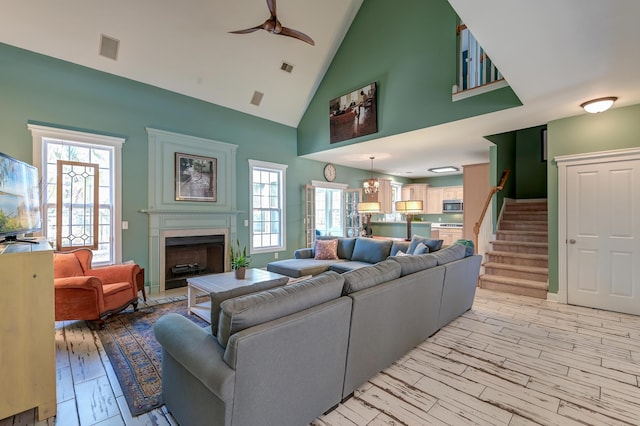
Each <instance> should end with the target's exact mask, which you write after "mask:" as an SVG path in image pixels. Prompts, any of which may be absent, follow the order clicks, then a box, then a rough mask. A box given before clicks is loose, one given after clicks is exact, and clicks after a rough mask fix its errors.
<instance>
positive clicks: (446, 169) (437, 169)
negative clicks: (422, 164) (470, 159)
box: [429, 166, 460, 173]
mask: <svg viewBox="0 0 640 426" xmlns="http://www.w3.org/2000/svg"><path fill="white" fill-rule="evenodd" d="M459 170H460V169H458V168H457V167H453V166H445V167H434V168H433V169H429V171H430V172H431V173H452V172H457V171H459Z"/></svg>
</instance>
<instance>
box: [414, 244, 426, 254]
mask: <svg viewBox="0 0 640 426" xmlns="http://www.w3.org/2000/svg"><path fill="white" fill-rule="evenodd" d="M427 253H429V247H427V246H426V245H425V244H424V243H419V244H418V245H417V246H416V249H415V250H414V251H413V253H412V254H413V255H414V256H417V255H419V254H427Z"/></svg>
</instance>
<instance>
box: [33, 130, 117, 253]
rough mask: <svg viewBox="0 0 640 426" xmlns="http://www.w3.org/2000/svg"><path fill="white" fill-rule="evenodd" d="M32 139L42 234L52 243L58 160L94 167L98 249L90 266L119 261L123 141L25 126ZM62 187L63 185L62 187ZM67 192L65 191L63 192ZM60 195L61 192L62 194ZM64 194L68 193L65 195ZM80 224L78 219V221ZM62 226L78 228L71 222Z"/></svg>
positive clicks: (55, 217)
mask: <svg viewBox="0 0 640 426" xmlns="http://www.w3.org/2000/svg"><path fill="white" fill-rule="evenodd" d="M28 128H29V130H30V131H31V134H32V137H33V156H34V164H35V165H36V166H37V167H38V168H39V170H40V173H41V181H42V184H41V185H42V204H43V212H44V214H43V232H44V234H45V236H46V238H47V239H48V240H49V241H52V242H55V240H56V232H57V231H58V230H57V225H56V220H57V215H58V211H57V206H56V204H57V186H58V173H57V170H58V164H57V163H58V160H63V161H77V162H83V163H93V164H97V165H98V170H99V174H98V176H99V185H98V192H99V195H98V248H97V249H96V250H94V251H93V265H94V266H99V265H108V264H114V263H120V262H121V261H122V241H121V238H120V232H121V224H120V223H121V217H122V213H121V212H122V208H121V177H120V170H121V149H122V144H123V143H124V139H122V138H117V137H113V136H103V135H97V134H92V133H84V132H76V131H71V130H64V129H57V128H53V127H44V126H36V125H31V124H30V125H29V126H28ZM65 185H66V184H65ZM67 189H68V188H67ZM63 192H64V191H63ZM67 192H68V191H67ZM78 220H80V221H82V220H83V218H82V217H78ZM64 223H65V224H68V225H70V227H73V226H74V225H79V226H81V225H82V223H77V224H76V223H75V222H74V218H64Z"/></svg>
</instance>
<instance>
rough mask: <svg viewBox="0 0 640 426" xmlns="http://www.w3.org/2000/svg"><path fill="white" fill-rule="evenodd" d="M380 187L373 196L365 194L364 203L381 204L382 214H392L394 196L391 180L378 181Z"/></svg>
mask: <svg viewBox="0 0 640 426" xmlns="http://www.w3.org/2000/svg"><path fill="white" fill-rule="evenodd" d="M378 183H379V184H380V186H379V187H378V191H377V192H375V193H373V194H364V201H377V202H379V203H380V213H391V212H392V208H391V205H392V202H393V195H392V193H391V180H390V179H378Z"/></svg>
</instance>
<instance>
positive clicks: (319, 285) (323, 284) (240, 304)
mask: <svg viewBox="0 0 640 426" xmlns="http://www.w3.org/2000/svg"><path fill="white" fill-rule="evenodd" d="M343 285H344V278H343V277H342V275H340V274H338V273H336V272H332V271H328V272H325V273H323V274H321V275H318V276H316V277H312V278H309V279H306V280H303V281H299V282H297V283H293V284H290V285H287V286H284V287H278V288H273V289H271V290H266V291H262V292H259V293H252V294H248V295H245V296H240V297H236V298H234V299H229V300H225V301H224V302H222V305H221V306H220V308H221V312H220V322H219V324H218V333H217V338H218V342H219V343H220V344H221V345H222V346H223V347H226V345H227V342H228V341H229V337H230V336H231V335H233V334H234V333H237V332H238V331H241V330H244V329H247V328H250V327H253V326H255V325H258V324H262V323H265V322H268V321H272V320H274V319H276V318H281V317H284V316H287V315H291V314H293V313H296V312H300V311H302V310H305V309H308V308H311V307H312V306H316V305H320V304H322V303H325V302H328V301H329V300H333V299H336V298H338V297H340V295H341V293H342V288H343Z"/></svg>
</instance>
